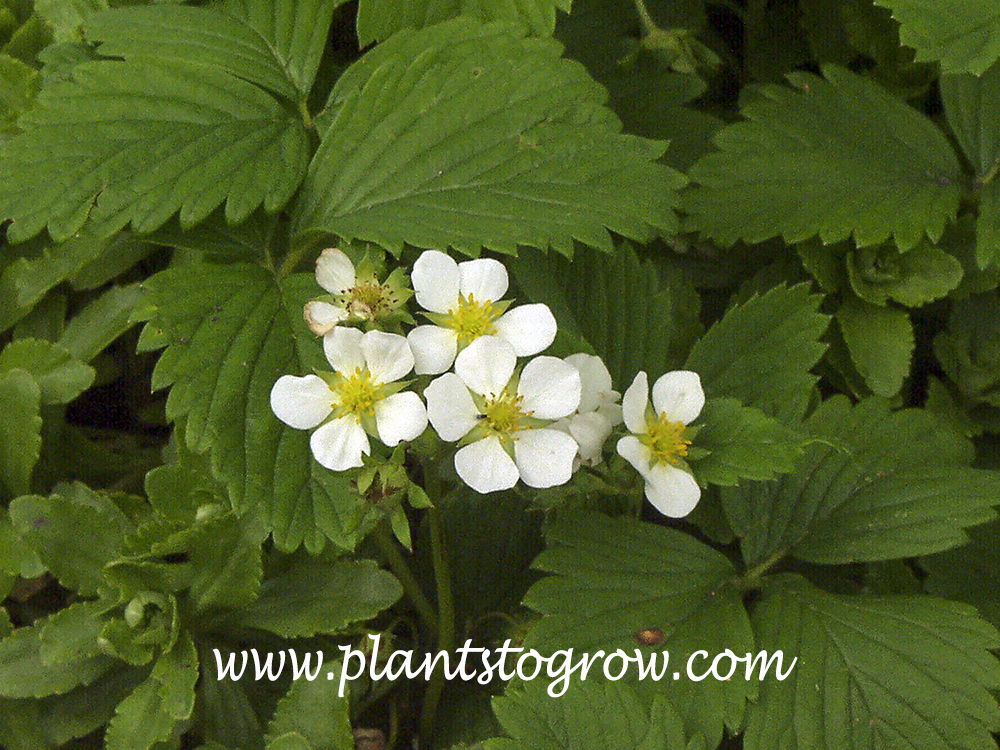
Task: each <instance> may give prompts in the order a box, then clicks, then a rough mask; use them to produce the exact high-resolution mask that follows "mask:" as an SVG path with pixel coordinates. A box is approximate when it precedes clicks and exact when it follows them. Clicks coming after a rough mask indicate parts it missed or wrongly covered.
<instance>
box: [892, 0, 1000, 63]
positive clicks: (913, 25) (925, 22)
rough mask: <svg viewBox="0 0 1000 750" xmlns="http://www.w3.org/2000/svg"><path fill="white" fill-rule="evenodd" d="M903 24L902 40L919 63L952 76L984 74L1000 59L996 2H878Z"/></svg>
mask: <svg viewBox="0 0 1000 750" xmlns="http://www.w3.org/2000/svg"><path fill="white" fill-rule="evenodd" d="M877 4H878V5H882V6H884V7H886V8H890V9H891V10H892V15H893V18H895V19H896V20H897V21H899V22H900V24H902V26H901V28H900V30H899V39H900V41H901V42H902V43H903V44H905V45H907V46H909V47H913V48H914V49H916V50H917V59H918V60H940V61H941V67H942V69H944V70H945V71H946V72H949V73H965V72H968V73H973V74H975V75H981V74H982V73H983V72H984V71H985V70H986V69H987V68H989V67H990V66H991V65H992V64H993V63H994V62H995V61H996V60H997V58H1000V7H998V6H997V4H996V3H995V2H993V0H877Z"/></svg>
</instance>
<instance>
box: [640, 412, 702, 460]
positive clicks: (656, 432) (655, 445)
mask: <svg viewBox="0 0 1000 750" xmlns="http://www.w3.org/2000/svg"><path fill="white" fill-rule="evenodd" d="M686 430H687V428H686V427H685V425H684V423H683V422H671V421H669V420H668V419H667V418H666V416H664V415H663V414H661V415H659V416H658V417H649V418H647V419H646V434H645V435H640V436H639V440H640V442H642V443H644V444H645V445H646V446H648V447H649V449H650V451H651V452H652V454H653V458H654V459H655V460H656V462H657V463H666V464H670V465H672V466H677V465H679V464H680V462H681V459H682V458H684V457H686V456H687V454H688V446H689V445H691V441H690V440H689V439H687V438H686V437H685V433H686Z"/></svg>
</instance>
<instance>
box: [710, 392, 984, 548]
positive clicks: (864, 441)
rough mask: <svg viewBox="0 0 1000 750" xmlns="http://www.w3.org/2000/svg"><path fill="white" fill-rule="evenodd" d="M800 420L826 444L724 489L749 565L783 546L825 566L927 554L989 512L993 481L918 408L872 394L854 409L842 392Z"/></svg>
mask: <svg viewBox="0 0 1000 750" xmlns="http://www.w3.org/2000/svg"><path fill="white" fill-rule="evenodd" d="M807 428H808V429H809V430H810V432H811V433H812V434H814V435H816V436H817V437H819V438H823V439H825V440H824V443H826V444H814V445H813V446H811V447H810V448H809V449H808V450H807V452H806V455H805V457H804V458H803V459H802V460H801V461H800V462H799V465H798V467H797V468H796V471H795V472H794V473H793V474H791V475H790V476H787V477H783V478H782V479H780V480H778V481H776V482H769V483H760V484H755V483H747V484H746V485H745V486H743V485H741V487H740V488H739V489H736V490H724V491H723V506H724V507H725V510H726V515H727V516H728V518H729V521H730V524H731V525H732V527H733V530H734V531H735V532H736V534H737V536H739V537H740V546H741V549H742V552H743V557H744V559H745V560H746V562H747V564H748V565H756V564H758V563H760V562H763V561H765V560H767V559H768V558H772V557H773V558H779V557H781V556H783V555H784V554H786V553H789V552H790V553H791V554H793V555H795V556H796V557H798V558H799V559H802V560H806V561H809V562H816V563H824V564H837V563H852V562H859V561H860V562H873V561H878V560H891V559H894V558H900V557H911V556H914V555H920V554H929V553H931V552H938V551H940V550H943V549H947V548H949V547H953V546H955V545H957V544H961V543H962V542H963V541H964V540H965V538H966V537H965V534H964V533H963V528H964V527H966V526H971V525H973V524H977V523H983V522H984V521H987V520H989V519H991V518H992V517H993V516H994V513H993V511H992V505H993V504H994V503H995V502H996V496H997V492H998V490H1000V484H998V482H1000V479H998V477H997V475H996V474H994V473H993V472H987V471H981V470H978V469H971V468H968V465H969V463H970V461H971V459H972V451H971V446H970V444H969V442H968V441H967V440H965V439H964V438H962V437H961V436H959V435H958V434H957V433H955V432H953V431H951V430H948V429H942V427H941V425H939V424H938V423H937V422H936V421H935V420H934V418H933V417H932V416H931V415H930V414H928V413H927V412H925V411H923V410H920V409H904V410H902V411H897V412H891V411H890V410H889V407H888V404H887V402H885V401H884V400H882V399H878V398H872V399H868V400H866V401H863V402H861V403H860V404H859V405H858V406H856V407H853V408H852V407H851V406H850V404H849V402H848V401H847V399H846V398H844V397H842V396H840V397H835V398H833V399H830V400H828V401H826V402H824V404H823V405H822V406H821V407H820V408H819V409H818V410H817V411H816V413H815V414H814V415H813V416H812V417H811V418H810V420H809V422H808V424H807ZM834 445H837V446H843V447H833V446H834Z"/></svg>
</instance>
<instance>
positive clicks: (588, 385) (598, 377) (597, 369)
mask: <svg viewBox="0 0 1000 750" xmlns="http://www.w3.org/2000/svg"><path fill="white" fill-rule="evenodd" d="M566 361H567V362H569V363H570V364H571V365H573V367H575V368H576V369H577V370H579V371H580V383H581V384H582V386H583V390H582V391H581V393H580V406H579V412H580V413H581V414H583V413H585V412H588V411H596V410H597V408H598V407H599V406H601V404H603V403H604V402H606V401H609V400H613V397H612V396H611V394H613V393H614V389H613V386H612V384H611V373H609V372H608V368H607V367H606V366H605V364H604V360H602V359H601V358H600V357H597V356H595V355H593V354H583V353H580V354H571V355H570V356H568V357H566Z"/></svg>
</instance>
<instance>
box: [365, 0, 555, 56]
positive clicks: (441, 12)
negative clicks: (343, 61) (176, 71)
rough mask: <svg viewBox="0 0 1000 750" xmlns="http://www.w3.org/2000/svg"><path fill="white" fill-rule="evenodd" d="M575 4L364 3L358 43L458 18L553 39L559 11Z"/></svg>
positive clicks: (494, 0)
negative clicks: (516, 26) (505, 25)
mask: <svg viewBox="0 0 1000 750" xmlns="http://www.w3.org/2000/svg"><path fill="white" fill-rule="evenodd" d="M571 2H572V0H525V1H524V2H516V3H508V2H504V1H503V0H487V1H486V2H482V1H481V0H445V2H440V0H362V2H361V3H359V5H358V21H357V23H358V42H359V43H360V44H361V46H362V47H367V46H368V45H369V44H371V43H372V42H378V41H382V40H383V39H388V38H389V37H390V36H392V35H393V34H395V33H396V32H397V31H401V30H402V29H408V28H409V29H422V28H424V27H425V26H432V25H434V24H436V23H441V22H442V21H447V20H449V19H452V18H455V17H456V16H472V17H473V18H477V19H479V20H480V21H483V22H489V21H507V22H509V23H513V24H520V25H522V26H524V27H526V28H527V29H529V30H530V31H531V32H532V33H534V34H536V35H537V36H543V37H544V36H552V31H553V29H555V25H556V10H557V9H558V10H561V11H563V12H564V13H569V9H570V4H571Z"/></svg>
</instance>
